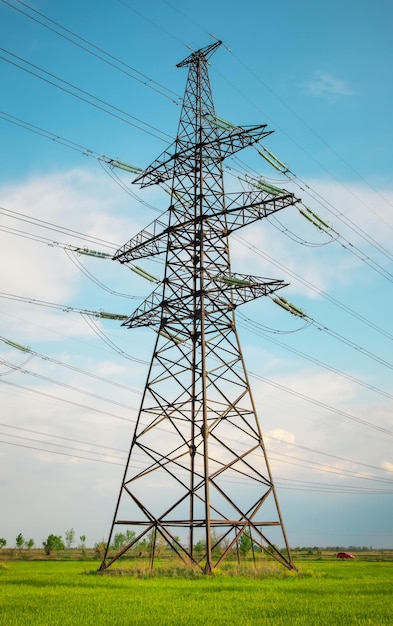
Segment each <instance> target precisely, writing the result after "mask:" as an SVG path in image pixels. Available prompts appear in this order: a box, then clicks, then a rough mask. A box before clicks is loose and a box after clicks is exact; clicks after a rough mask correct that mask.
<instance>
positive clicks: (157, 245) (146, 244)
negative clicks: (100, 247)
mask: <svg viewBox="0 0 393 626" xmlns="http://www.w3.org/2000/svg"><path fill="white" fill-rule="evenodd" d="M167 222H168V219H167V215H165V214H164V215H162V216H161V217H160V218H158V219H156V220H154V222H152V223H151V224H149V226H147V227H146V228H143V229H142V230H141V231H140V232H139V233H138V234H137V235H135V236H134V237H132V239H130V240H129V241H127V243H125V244H124V246H122V247H121V248H119V249H118V250H117V251H116V252H115V254H114V255H113V260H114V261H120V263H128V262H131V261H135V260H137V259H142V258H144V257H146V256H155V255H156V254H160V253H161V252H164V251H165V246H166V243H165V235H166V234H167V232H168V223H167Z"/></svg>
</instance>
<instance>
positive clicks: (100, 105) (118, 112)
mask: <svg viewBox="0 0 393 626" xmlns="http://www.w3.org/2000/svg"><path fill="white" fill-rule="evenodd" d="M0 50H1V51H2V52H4V53H5V54H8V55H9V56H11V57H13V58H14V59H18V61H21V62H22V63H25V64H26V65H28V66H30V67H33V68H34V69H36V70H38V71H39V72H41V73H42V74H44V75H46V76H50V77H51V78H54V79H55V80H57V81H58V82H59V83H62V84H63V85H67V87H71V88H72V89H73V90H74V91H76V92H78V93H74V92H73V91H70V89H68V88H67V87H63V86H62V85H59V84H57V83H55V82H53V81H52V80H50V79H49V78H45V76H40V74H37V73H36V72H34V71H33V70H30V69H28V68H27V67H23V66H22V65H19V63H17V62H16V61H12V60H11V59H7V58H6V57H4V56H0V59H2V60H3V61H5V62H6V63H9V64H10V65H13V66H14V67H17V68H18V69H20V70H22V71H24V72H26V73H27V74H30V75H31V76H35V77H36V78H39V79H40V80H42V81H44V82H45V83H47V84H49V85H52V86H53V87H56V88H57V89H60V90H61V91H63V92H65V93H68V94H69V95H71V96H73V97H74V98H77V99H78V100H81V101H82V102H85V103H87V104H89V105H90V106H93V107H95V108H96V109H99V110H100V111H103V112H104V113H108V114H109V115H111V116H112V117H115V118H117V119H119V120H121V121H122V122H125V123H126V124H129V125H130V126H133V127H134V128H137V129H138V130H141V131H142V132H144V133H147V134H148V135H151V136H152V137H155V138H156V139H159V140H160V141H165V142H167V141H168V138H169V139H171V140H172V137H171V136H170V135H168V133H165V132H164V131H161V130H160V129H159V128H156V127H155V126H152V125H151V124H148V123H147V122H144V121H143V120H141V119H140V118H137V117H135V116H134V115H131V114H130V113H127V111H124V110H123V109H120V108H119V107H116V106H115V105H113V104H110V103H109V102H106V101H105V100H103V99H102V98H98V97H97V96H94V95H93V94H91V93H89V92H88V91H85V90H84V89H80V88H79V87H77V86H76V85H73V84H72V83H70V82H68V81H66V80H63V79H62V78H60V77H59V76H56V75H55V74H52V73H51V72H47V71H46V70H44V69H43V68H41V67H39V66H38V65H35V64H34V63H30V62H29V61H27V60H26V59H23V58H22V57H20V56H18V55H17V54H14V53H12V52H9V51H8V50H5V49H4V48H1V47H0ZM79 94H83V95H79ZM85 96H87V97H89V98H92V99H93V100H95V101H96V102H92V101H91V100H88V99H87V98H86V97H85ZM106 107H109V108H110V109H112V111H110V110H109V109H108V108H106ZM123 116H125V117H123ZM126 118H129V119H126ZM130 120H135V121H137V122H138V123H139V124H143V125H144V126H146V127H147V128H143V127H141V126H139V125H138V124H136V123H135V122H132V121H130ZM148 128H149V129H151V130H147V129H148ZM152 131H155V132H152ZM156 133H160V134H161V135H163V136H164V138H163V137H160V136H159V135H157V134H156Z"/></svg>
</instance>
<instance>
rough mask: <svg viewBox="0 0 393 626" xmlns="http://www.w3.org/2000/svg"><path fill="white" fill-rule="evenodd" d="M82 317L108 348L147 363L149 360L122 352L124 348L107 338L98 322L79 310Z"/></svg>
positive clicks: (135, 360) (130, 358)
mask: <svg viewBox="0 0 393 626" xmlns="http://www.w3.org/2000/svg"><path fill="white" fill-rule="evenodd" d="M81 315H82V318H83V319H84V320H85V322H86V324H88V326H90V328H91V329H92V330H93V332H94V333H95V334H96V335H97V336H98V337H100V339H102V341H103V342H104V343H105V344H106V345H107V346H109V348H111V350H113V351H114V352H116V353H117V354H119V355H120V356H122V357H124V358H125V359H128V360H130V361H134V362H135V363H141V364H142V365H149V361H146V360H144V359H137V358H136V357H134V356H132V355H131V354H128V353H127V352H124V350H122V349H121V348H119V346H117V345H116V344H115V343H114V342H113V341H112V340H111V339H109V337H108V336H107V335H106V334H105V333H104V332H103V331H102V330H101V328H100V327H99V326H98V324H96V323H95V321H94V319H92V317H90V316H89V315H86V313H83V312H81Z"/></svg>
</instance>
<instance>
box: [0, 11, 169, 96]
mask: <svg viewBox="0 0 393 626" xmlns="http://www.w3.org/2000/svg"><path fill="white" fill-rule="evenodd" d="M15 1H16V2H18V3H19V4H21V5H23V6H24V7H26V8H27V9H29V11H32V12H33V13H35V14H36V15H39V16H40V17H42V18H44V19H45V20H47V21H48V22H49V23H50V24H54V25H55V26H57V27H58V28H60V29H61V30H63V31H64V32H65V33H68V34H70V35H72V37H74V38H75V39H77V40H79V41H80V42H83V44H87V45H88V46H90V48H92V49H93V50H89V48H87V47H86V46H85V45H81V44H80V43H78V41H74V40H73V39H71V38H70V37H67V36H66V35H65V34H64V33H61V32H59V31H58V30H56V29H55V28H53V27H51V26H49V25H48V24H45V23H44V22H42V21H41V20H39V19H37V18H36V17H34V16H33V15H29V14H28V13H26V11H23V10H22V9H20V8H18V7H16V6H14V5H13V4H11V3H10V2H7V0H1V2H3V3H4V4H7V5H8V6H9V7H11V8H12V9H15V10H16V11H18V12H19V13H21V14H23V15H25V16H26V17H28V18H29V19H31V20H33V21H34V22H36V23H37V24H40V25H41V26H43V27H44V28H46V29H48V30H50V31H52V32H53V33H55V34H56V35H59V37H62V38H63V39H65V40H66V41H68V42H70V43H71V44H73V45H74V46H77V47H78V48H80V49H82V50H84V51H85V52H87V53H88V54H91V55H92V56H94V57H96V58H97V59H100V60H101V61H103V62H104V63H106V64H107V65H110V66H111V67H113V68H114V69H116V70H118V71H119V72H122V73H123V74H126V75H127V76H129V77H130V78H132V79H133V80H136V81H137V82H139V83H141V84H142V85H144V86H145V87H148V88H149V89H152V90H153V91H155V92H157V93H158V94H160V95H161V96H164V97H165V98H168V99H169V100H170V101H171V102H173V103H174V104H176V105H179V104H180V101H181V97H180V96H178V95H177V94H176V93H175V92H174V91H172V90H171V89H169V88H168V87H166V86H165V85H162V84H161V83H159V82H157V81H156V80H154V79H153V78H151V77H150V76H147V75H146V74H144V73H143V72H140V71H139V70H137V69H136V68H135V67H132V66H131V65H129V64H128V63H125V62H124V61H122V60H121V59H119V58H117V57H115V56H114V55H112V54H110V53H109V52H106V51H105V50H103V49H102V48H100V47H99V46H96V45H95V44H93V43H91V42H90V41H88V40H87V39H85V38H84V37H81V36H80V35H77V34H76V33H75V32H73V31H72V30H70V29H69V28H66V27H65V26H63V25H62V24H59V22H56V21H54V20H52V19H51V18H50V17H48V16H47V15H45V14H44V13H41V12H40V11H37V10H36V9H34V8H33V7H32V6H30V5H28V4H27V3H26V2H22V1H21V0H15ZM94 50H97V51H98V52H100V53H101V54H104V55H105V56H106V57H108V58H107V59H106V58H104V57H102V56H101V54H97V53H96V52H94ZM109 59H111V60H109ZM113 61H114V62H115V63H114V62H113ZM116 63H118V64H119V65H120V67H119V65H116ZM124 68H126V69H124ZM127 70H131V71H132V72H135V73H136V74H138V75H139V77H140V78H139V77H138V76H135V75H133V74H130V72H128V71H127Z"/></svg>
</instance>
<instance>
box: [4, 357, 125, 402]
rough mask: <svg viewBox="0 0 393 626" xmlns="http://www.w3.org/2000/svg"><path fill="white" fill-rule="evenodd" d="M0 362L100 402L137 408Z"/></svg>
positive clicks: (20, 367) (18, 366) (22, 372)
mask: <svg viewBox="0 0 393 626" xmlns="http://www.w3.org/2000/svg"><path fill="white" fill-rule="evenodd" d="M0 363H2V364H3V365H6V366H8V367H10V368H11V369H13V370H14V372H19V373H20V374H25V375H27V376H31V377H32V378H38V379H39V380H44V381H45V382H47V383H51V384H52V385H57V386H59V387H62V388H63V389H68V390H70V391H75V392H76V393H80V394H83V395H85V396H89V397H90V398H94V399H95V400H100V401H101V402H108V403H110V404H113V405H116V406H119V407H121V408H123V409H132V410H133V411H136V410H137V409H136V408H135V407H132V406H130V405H128V404H124V403H123V402H119V401H118V400H114V399H113V398H105V396H101V395H99V394H97V393H94V392H92V391H87V389H81V388H79V387H75V386H74V385H70V384H68V383H65V382H63V381H61V380H56V379H54V378H49V377H48V376H44V375H43V374H38V373H37V372H33V371H31V370H27V369H25V368H24V367H22V366H21V365H13V364H12V363H10V362H9V361H6V360H5V359H0Z"/></svg>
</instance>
